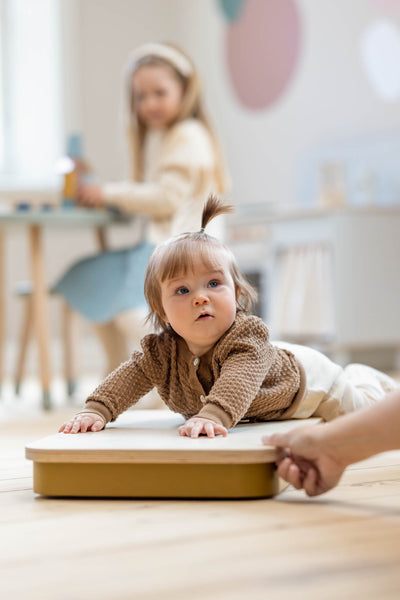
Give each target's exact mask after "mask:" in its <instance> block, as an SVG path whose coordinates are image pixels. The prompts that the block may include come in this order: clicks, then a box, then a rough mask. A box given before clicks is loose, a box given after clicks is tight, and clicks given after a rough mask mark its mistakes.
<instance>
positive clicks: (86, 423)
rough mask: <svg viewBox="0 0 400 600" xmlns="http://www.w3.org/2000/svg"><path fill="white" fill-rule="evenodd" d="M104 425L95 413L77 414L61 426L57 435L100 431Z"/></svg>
mask: <svg viewBox="0 0 400 600" xmlns="http://www.w3.org/2000/svg"><path fill="white" fill-rule="evenodd" d="M104 425H105V421H104V419H103V418H102V417H101V416H100V415H98V414H96V413H91V412H87V413H79V414H77V415H75V416H74V417H72V419H70V420H69V421H68V423H64V424H63V425H61V427H60V429H59V430H58V431H59V433H79V432H81V433H86V431H100V429H103V427H104Z"/></svg>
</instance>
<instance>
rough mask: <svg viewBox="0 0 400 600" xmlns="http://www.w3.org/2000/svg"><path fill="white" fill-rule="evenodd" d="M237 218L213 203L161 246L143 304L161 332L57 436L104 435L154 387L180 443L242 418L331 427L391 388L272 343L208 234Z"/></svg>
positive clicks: (239, 279)
mask: <svg viewBox="0 0 400 600" xmlns="http://www.w3.org/2000/svg"><path fill="white" fill-rule="evenodd" d="M231 210H232V207H231V206H228V205H225V204H224V203H223V202H222V201H220V200H218V199H217V198H215V197H213V196H211V197H209V199H208V200H207V202H206V204H205V206H204V210H203V214H202V222H201V229H200V230H199V231H198V232H194V233H183V234H181V235H178V236H175V237H173V238H171V239H169V240H167V241H166V242H164V243H162V244H160V245H159V246H157V247H156V249H155V250H154V252H153V254H152V256H151V258H150V261H149V263H148V266H147V271H146V276H145V296H146V300H147V303H148V305H149V307H150V312H149V316H148V319H149V320H150V321H151V322H152V323H153V325H154V326H155V328H156V330H158V331H159V333H154V334H150V335H147V336H146V337H144V338H143V340H142V344H141V345H142V350H141V351H136V352H133V354H132V356H131V357H130V359H129V360H128V361H126V362H124V363H122V364H121V365H120V366H119V367H118V368H117V369H116V370H115V371H113V372H112V373H111V374H110V375H109V376H108V377H107V378H106V379H105V380H104V381H103V382H102V383H101V384H100V385H99V386H98V387H97V388H96V389H95V391H94V392H93V393H92V394H91V396H89V398H88V399H87V401H86V407H85V409H84V410H83V411H81V412H79V413H78V414H77V415H75V416H74V417H73V418H72V419H71V420H70V421H69V422H68V423H66V424H64V425H63V426H62V427H61V428H60V431H61V432H64V433H78V432H86V431H99V430H100V429H103V428H104V426H105V425H106V423H108V422H109V421H114V420H115V419H116V418H117V417H118V415H120V414H121V413H122V412H124V411H125V410H127V409H128V408H129V407H131V406H132V405H134V404H135V403H136V402H137V401H138V400H139V399H140V398H141V397H142V396H144V395H145V394H146V393H147V392H149V391H150V390H151V389H152V388H154V387H156V388H157V390H158V393H159V395H160V396H161V398H162V400H163V401H164V402H165V404H166V405H167V406H168V408H170V409H171V410H172V411H174V412H177V413H181V414H182V415H183V416H184V417H185V419H186V422H185V424H184V425H182V426H181V427H180V428H179V433H180V435H186V436H190V437H192V438H197V437H198V436H199V435H206V436H208V437H214V436H215V435H216V434H222V435H223V436H226V435H227V430H228V429H229V428H232V427H234V426H235V425H236V424H237V423H238V422H239V421H241V420H242V419H246V420H249V421H267V420H276V419H289V418H305V417H309V416H311V415H314V416H321V417H322V418H324V419H325V420H330V419H332V418H334V417H336V416H338V415H340V414H343V413H345V412H351V411H353V410H356V409H358V408H362V407H364V406H368V405H370V404H371V403H374V402H376V401H378V400H380V399H381V398H382V397H383V396H384V394H385V392H386V391H390V390H391V389H394V388H395V382H394V381H392V380H391V379H390V378H389V377H387V376H386V375H384V374H383V373H380V372H379V371H375V370H374V369H371V368H370V367H366V366H363V365H356V366H355V367H356V369H352V370H351V371H350V373H348V372H347V371H346V370H344V369H342V368H341V367H340V366H339V365H336V364H335V363H333V362H331V361H330V360H329V359H328V358H327V357H325V356H324V355H323V354H321V353H319V352H317V351H315V350H312V349H310V348H305V347H303V346H291V345H289V344H283V343H282V344H278V345H275V344H272V343H271V342H270V340H269V331H268V328H267V327H266V325H265V324H264V323H263V322H262V321H261V319H259V318H258V317H255V316H253V315H250V314H248V312H249V310H250V307H251V305H252V301H253V300H254V299H255V296H256V294H255V291H254V290H253V288H252V287H251V286H250V285H249V283H248V282H247V281H246V280H245V279H244V277H243V275H242V274H241V273H240V271H239V269H238V267H237V265H236V261H235V258H234V256H233V254H232V252H231V251H230V250H229V249H228V248H227V247H226V246H225V245H224V244H222V242H221V241H219V240H218V239H216V238H214V237H212V236H210V235H208V234H207V233H205V228H206V226H207V225H208V223H209V222H210V221H211V220H212V219H213V218H214V217H216V216H217V215H219V214H222V213H227V212H231ZM293 349H295V351H296V354H294V353H293V352H292V350H293ZM352 366H353V367H354V365H350V367H352ZM347 369H349V367H347ZM306 372H307V375H306ZM308 375H310V382H309V383H308V382H307V376H308Z"/></svg>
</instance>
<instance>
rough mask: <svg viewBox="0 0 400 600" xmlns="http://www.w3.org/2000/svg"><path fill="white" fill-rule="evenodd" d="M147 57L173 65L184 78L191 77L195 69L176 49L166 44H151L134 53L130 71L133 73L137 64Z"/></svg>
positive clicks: (130, 62)
mask: <svg viewBox="0 0 400 600" xmlns="http://www.w3.org/2000/svg"><path fill="white" fill-rule="evenodd" d="M147 56H155V57H158V58H162V59H164V60H166V61H167V62H169V63H171V65H172V66H173V67H175V69H176V70H177V71H178V72H179V73H181V74H182V75H183V76H184V77H189V76H190V75H192V73H193V67H192V65H191V64H190V61H189V60H188V59H187V58H186V56H184V55H183V54H181V53H180V52H179V50H176V49H175V48H172V47H171V46H165V45H164V44H156V43H149V44H144V45H143V46H140V47H139V48H137V49H136V50H134V51H133V53H132V55H131V58H130V61H129V71H130V73H133V71H134V70H135V69H136V66H137V63H138V62H139V61H140V60H142V59H143V58H145V57H147Z"/></svg>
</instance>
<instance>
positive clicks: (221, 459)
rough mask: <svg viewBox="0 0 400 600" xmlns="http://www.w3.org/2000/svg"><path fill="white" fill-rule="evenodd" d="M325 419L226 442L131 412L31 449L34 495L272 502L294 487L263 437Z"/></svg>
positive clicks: (178, 420) (271, 427)
mask: <svg viewBox="0 0 400 600" xmlns="http://www.w3.org/2000/svg"><path fill="white" fill-rule="evenodd" d="M319 420H320V419H304V420H295V419H294V420H291V421H272V422H268V423H244V424H241V425H238V426H237V427H235V428H234V429H232V430H231V431H230V432H229V434H228V436H227V437H226V438H223V437H222V436H217V437H215V438H206V437H201V438H199V439H190V438H188V437H181V436H179V434H178V426H179V425H181V424H182V423H183V422H184V421H183V417H181V416H180V415H177V414H175V413H172V412H170V411H167V410H136V411H135V410H130V411H127V412H126V413H124V414H123V415H121V416H120V417H119V418H118V419H117V421H116V422H115V423H111V424H109V425H108V426H107V427H106V429H105V430H103V431H100V432H98V433H80V434H76V435H71V434H64V433H57V434H54V435H50V436H49V437H46V438H43V439H42V440H39V441H38V442H35V443H32V444H29V445H28V446H27V447H26V449H25V452H26V457H27V458H28V459H30V460H33V462H34V469H33V473H34V475H33V480H34V488H33V489H34V492H36V493H37V494H42V495H45V496H83V497H133V498H265V497H268V496H274V495H275V494H278V493H279V492H280V491H281V490H282V489H283V488H284V487H286V485H287V484H286V483H285V482H283V481H282V480H281V479H280V478H279V477H278V476H277V473H276V468H275V465H274V460H275V459H276V451H275V449H274V448H271V447H267V446H263V444H262V443H261V436H262V435H263V434H267V433H268V434H270V433H273V432H276V431H287V430H288V429H291V428H293V427H298V426H300V425H302V424H303V425H305V424H309V423H311V422H313V423H315V422H318V421H319Z"/></svg>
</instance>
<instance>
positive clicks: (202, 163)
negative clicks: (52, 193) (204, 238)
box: [102, 121, 214, 219]
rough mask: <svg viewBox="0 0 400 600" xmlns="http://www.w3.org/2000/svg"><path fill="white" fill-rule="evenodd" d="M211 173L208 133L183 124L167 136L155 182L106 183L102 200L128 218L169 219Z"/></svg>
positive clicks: (212, 155)
mask: <svg viewBox="0 0 400 600" xmlns="http://www.w3.org/2000/svg"><path fill="white" fill-rule="evenodd" d="M213 169H214V154H213V149H212V145H211V141H210V139H209V135H208V132H207V131H206V130H205V128H204V127H203V126H202V125H201V124H200V123H197V122H196V121H185V122H183V123H179V124H178V125H176V126H175V127H174V128H172V130H171V131H170V132H168V134H166V139H165V141H164V142H163V145H162V150H161V152H160V158H159V162H158V165H157V169H156V175H155V179H154V181H151V182H143V183H135V182H131V181H124V182H116V183H106V184H104V185H103V186H102V190H103V196H104V198H105V202H106V204H107V205H109V206H116V207H117V208H119V209H120V210H122V211H123V212H126V213H128V214H129V213H142V214H144V215H146V216H149V217H152V218H155V219H168V218H172V217H173V216H174V214H175V213H176V211H177V209H178V208H179V206H180V205H181V203H182V202H184V201H185V200H188V199H191V198H192V196H193V195H194V194H195V193H196V190H198V189H199V188H201V187H202V185H203V180H204V179H206V178H207V177H208V175H207V174H208V173H209V172H211V171H212V170H213Z"/></svg>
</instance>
